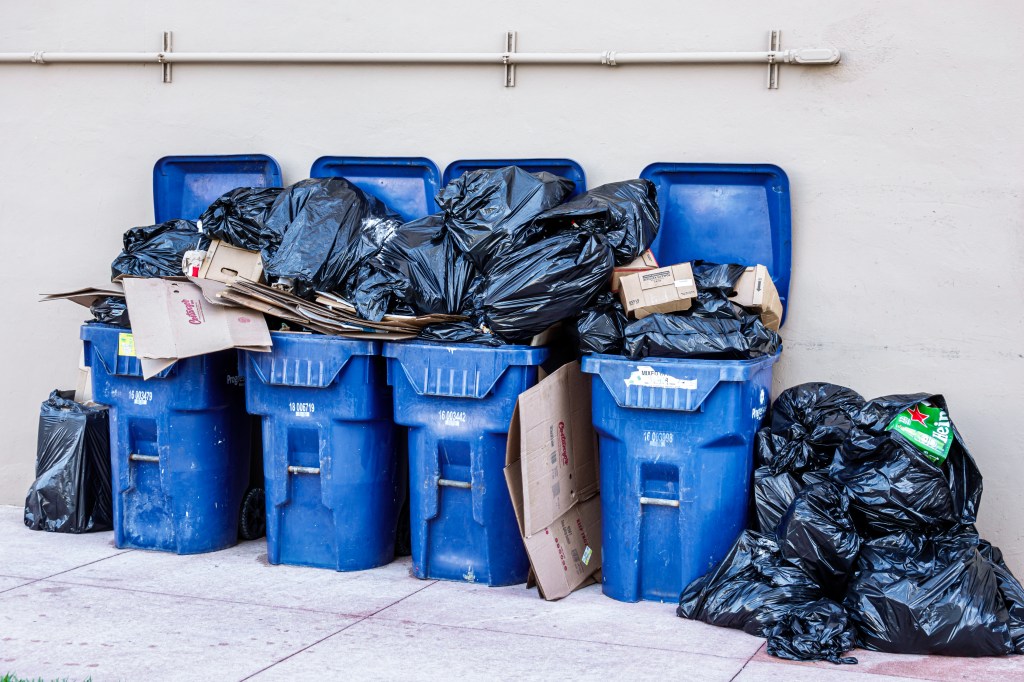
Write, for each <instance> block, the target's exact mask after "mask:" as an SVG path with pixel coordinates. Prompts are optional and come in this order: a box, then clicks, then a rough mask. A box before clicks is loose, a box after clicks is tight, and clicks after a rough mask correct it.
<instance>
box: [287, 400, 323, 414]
mask: <svg viewBox="0 0 1024 682" xmlns="http://www.w3.org/2000/svg"><path fill="white" fill-rule="evenodd" d="M288 409H289V410H291V411H292V414H294V415H295V416H296V417H309V416H311V415H312V414H313V413H314V412H316V405H314V404H313V403H288Z"/></svg>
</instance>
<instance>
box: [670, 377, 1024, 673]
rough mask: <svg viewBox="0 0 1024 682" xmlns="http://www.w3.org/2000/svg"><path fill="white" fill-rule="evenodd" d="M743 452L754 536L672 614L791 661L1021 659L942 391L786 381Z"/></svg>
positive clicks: (1022, 647)
mask: <svg viewBox="0 0 1024 682" xmlns="http://www.w3.org/2000/svg"><path fill="white" fill-rule="evenodd" d="M755 455H756V459H757V463H758V468H757V469H756V471H755V472H754V507H755V511H756V514H755V522H754V525H753V527H752V528H751V529H750V530H747V531H745V532H744V533H743V534H742V535H741V536H740V537H739V539H738V540H737V541H736V543H735V545H734V546H733V548H732V550H731V551H730V552H729V554H728V556H726V557H725V559H724V560H723V561H722V562H721V563H720V564H719V565H718V566H717V567H716V568H715V569H714V570H712V571H711V572H710V573H708V574H707V575H705V576H703V577H701V578H699V579H697V580H696V581H694V582H693V583H692V584H691V585H689V586H688V587H687V588H686V589H685V590H684V592H683V594H682V596H681V598H680V602H679V608H678V614H679V616H681V617H684V618H690V619H694V620H700V621H703V622H706V623H710V624H712V625H720V626H723V627H731V628H738V629H743V630H745V631H746V632H748V633H750V634H754V635H758V636H761V637H765V638H766V639H767V648H768V652H769V653H770V654H772V655H774V656H779V657H782V658H789V659H795V660H828V661H832V662H834V663H856V659H854V658H848V657H844V654H845V653H846V652H848V651H849V650H850V649H852V648H854V647H855V646H861V647H864V648H868V649H873V650H878V651H886V652H893V653H907V654H943V655H950V656H996V655H1004V654H1011V653H1024V589H1022V588H1021V585H1020V583H1019V582H1018V581H1017V579H1016V578H1014V576H1013V574H1012V573H1011V572H1010V571H1009V569H1007V567H1006V565H1005V563H1003V560H1002V555H1001V553H1000V552H999V549H998V548H996V547H993V546H992V545H990V544H989V543H988V542H986V541H985V540H982V539H981V538H980V537H979V535H978V532H977V530H976V529H975V528H974V525H973V524H974V523H975V521H976V520H977V514H978V506H979V504H980V502H981V491H982V477H981V473H980V471H979V470H978V467H977V466H976V464H975V463H974V460H973V459H972V458H971V455H970V453H969V452H968V451H967V448H966V446H965V445H964V442H963V439H962V437H961V436H960V433H959V431H957V429H956V426H955V425H954V424H953V422H952V421H951V419H950V417H949V413H948V410H947V408H946V403H945V400H944V399H943V397H942V396H940V395H928V394H915V395H892V396H885V397H882V398H876V399H874V400H870V401H865V400H864V399H863V398H862V397H861V396H860V395H859V394H857V393H856V392H855V391H853V390H851V389H849V388H844V387H841V386H835V385H831V384H825V383H810V384H803V385H800V386H796V387H794V388H790V389H788V390H786V391H784V392H783V393H782V394H781V395H780V396H779V397H778V399H777V400H776V401H775V403H774V404H773V406H772V415H771V419H770V425H769V426H766V427H765V428H763V429H762V430H761V431H760V432H758V434H757V441H756V451H755Z"/></svg>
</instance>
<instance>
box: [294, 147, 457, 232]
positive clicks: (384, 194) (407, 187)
mask: <svg viewBox="0 0 1024 682" xmlns="http://www.w3.org/2000/svg"><path fill="white" fill-rule="evenodd" d="M309 176H310V177H311V178H345V179H346V180H348V181H349V182H351V183H352V184H353V185H355V186H356V187H358V188H359V189H361V190H363V191H364V192H368V193H369V194H372V195H373V196H375V197H377V198H378V199H380V200H381V201H383V202H384V203H385V204H387V205H388V206H389V207H390V208H391V210H393V211H395V212H396V213H398V214H399V215H400V216H402V218H403V219H405V220H416V219H417V218H422V217H423V216H426V215H430V214H432V213H437V211H438V208H437V204H436V203H434V196H435V195H436V194H437V190H438V189H439V188H440V186H441V173H440V171H438V170H437V165H436V164H435V163H434V162H433V161H431V160H430V159H425V158H423V157H421V156H415V157H414V156H321V157H320V158H319V159H317V160H316V161H314V162H313V167H312V168H310V169H309Z"/></svg>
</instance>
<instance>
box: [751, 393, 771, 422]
mask: <svg viewBox="0 0 1024 682" xmlns="http://www.w3.org/2000/svg"><path fill="white" fill-rule="evenodd" d="M760 397H761V406H760V407H755V408H753V409H752V410H750V416H751V418H752V419H756V420H758V421H760V420H761V419H764V415H765V413H766V412H767V411H768V406H767V405H765V395H764V389H763V388H762V389H761V396H760Z"/></svg>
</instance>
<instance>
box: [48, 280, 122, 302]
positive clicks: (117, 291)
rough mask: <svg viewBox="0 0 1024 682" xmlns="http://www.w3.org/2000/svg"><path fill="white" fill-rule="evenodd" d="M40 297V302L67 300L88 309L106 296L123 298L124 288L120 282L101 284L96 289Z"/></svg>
mask: <svg viewBox="0 0 1024 682" xmlns="http://www.w3.org/2000/svg"><path fill="white" fill-rule="evenodd" d="M42 296H43V298H41V299H40V302H44V301H61V300H68V301H72V302H74V303H77V304H78V305H80V306H85V307H86V308H88V307H90V306H92V304H93V303H95V302H96V301H98V300H99V299H101V298H106V297H108V296H124V288H123V287H122V286H121V283H120V282H113V283H111V284H103V285H101V286H98V287H83V288H81V289H75V290H74V291H65V292H62V293H58V294H42Z"/></svg>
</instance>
